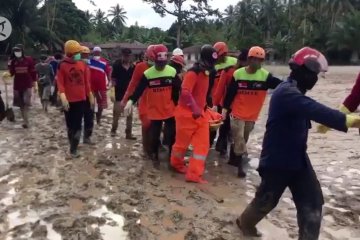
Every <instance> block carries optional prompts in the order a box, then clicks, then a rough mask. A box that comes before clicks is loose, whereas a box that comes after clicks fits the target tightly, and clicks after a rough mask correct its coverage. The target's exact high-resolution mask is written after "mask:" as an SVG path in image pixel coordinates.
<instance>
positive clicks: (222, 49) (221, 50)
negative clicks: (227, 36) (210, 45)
mask: <svg viewBox="0 0 360 240" xmlns="http://www.w3.org/2000/svg"><path fill="white" fill-rule="evenodd" d="M214 48H215V50H216V53H217V55H218V56H219V57H221V56H223V55H225V54H227V53H228V52H229V48H228V46H227V45H226V43H224V42H217V43H215V44H214Z"/></svg>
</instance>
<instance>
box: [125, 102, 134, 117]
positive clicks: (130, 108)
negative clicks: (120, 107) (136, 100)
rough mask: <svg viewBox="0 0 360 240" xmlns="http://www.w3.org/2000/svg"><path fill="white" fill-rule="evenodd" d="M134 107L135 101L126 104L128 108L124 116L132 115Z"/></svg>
mask: <svg viewBox="0 0 360 240" xmlns="http://www.w3.org/2000/svg"><path fill="white" fill-rule="evenodd" d="M132 107H133V101H132V100H128V101H127V103H126V106H125V108H124V115H125V116H126V117H127V116H129V115H130V114H131V111H132Z"/></svg>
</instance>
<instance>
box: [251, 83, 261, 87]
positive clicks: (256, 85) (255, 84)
mask: <svg viewBox="0 0 360 240" xmlns="http://www.w3.org/2000/svg"><path fill="white" fill-rule="evenodd" d="M253 86H254V88H262V84H261V83H254V85H253Z"/></svg>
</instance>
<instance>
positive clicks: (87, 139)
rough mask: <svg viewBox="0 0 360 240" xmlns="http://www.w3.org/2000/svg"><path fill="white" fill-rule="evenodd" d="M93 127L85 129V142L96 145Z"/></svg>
mask: <svg viewBox="0 0 360 240" xmlns="http://www.w3.org/2000/svg"><path fill="white" fill-rule="evenodd" d="M91 135H92V129H84V139H83V142H84V144H88V145H95V143H94V142H92V141H91Z"/></svg>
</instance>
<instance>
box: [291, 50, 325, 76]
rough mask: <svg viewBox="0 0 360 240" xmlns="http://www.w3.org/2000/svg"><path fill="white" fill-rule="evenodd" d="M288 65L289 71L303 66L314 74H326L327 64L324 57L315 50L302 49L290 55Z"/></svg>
mask: <svg viewBox="0 0 360 240" xmlns="http://www.w3.org/2000/svg"><path fill="white" fill-rule="evenodd" d="M289 65H290V68H291V70H294V69H296V68H297V67H300V66H303V65H304V66H305V67H306V68H307V69H309V70H310V71H313V72H315V73H320V72H327V70H328V66H329V65H328V62H327V60H326V58H325V56H324V55H323V54H322V53H321V52H319V51H318V50H316V49H313V48H310V47H304V48H302V49H300V50H298V51H297V52H296V53H294V55H292V57H291V59H290V61H289Z"/></svg>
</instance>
